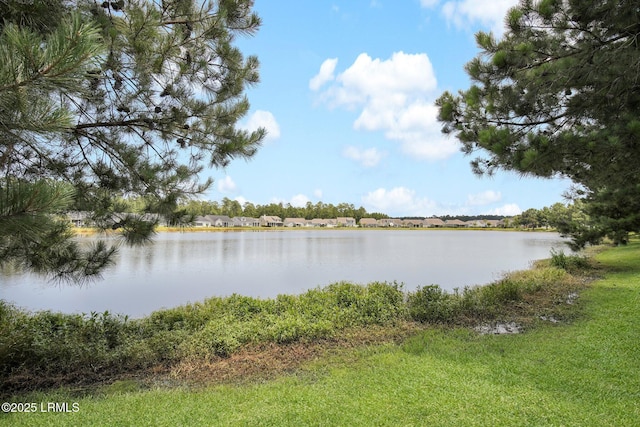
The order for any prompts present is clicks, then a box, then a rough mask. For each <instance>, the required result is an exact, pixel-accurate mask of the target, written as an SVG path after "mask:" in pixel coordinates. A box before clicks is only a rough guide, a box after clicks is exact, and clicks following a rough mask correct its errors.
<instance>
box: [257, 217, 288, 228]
mask: <svg viewBox="0 0 640 427" xmlns="http://www.w3.org/2000/svg"><path fill="white" fill-rule="evenodd" d="M283 225H284V223H283V222H282V218H280V217H279V216H269V215H262V216H261V217H260V226H261V227H282V226H283Z"/></svg>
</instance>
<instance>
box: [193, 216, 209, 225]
mask: <svg viewBox="0 0 640 427" xmlns="http://www.w3.org/2000/svg"><path fill="white" fill-rule="evenodd" d="M193 226H194V227H211V220H210V219H209V218H207V217H206V216H197V217H196V219H195V220H194V221H193Z"/></svg>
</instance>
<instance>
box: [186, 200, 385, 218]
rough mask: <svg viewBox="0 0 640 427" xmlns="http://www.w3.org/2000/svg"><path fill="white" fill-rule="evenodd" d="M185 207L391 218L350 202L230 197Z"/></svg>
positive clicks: (198, 211) (191, 211) (201, 211)
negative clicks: (259, 200)
mask: <svg viewBox="0 0 640 427" xmlns="http://www.w3.org/2000/svg"><path fill="white" fill-rule="evenodd" d="M182 208H183V209H184V211H185V212H186V213H187V214H188V215H195V216H198V215H202V216H204V215H227V216H229V217H238V216H246V217H252V218H258V217H260V216H262V215H273V216H279V217H280V218H304V219H313V218H337V217H351V218H355V220H356V221H360V219H361V218H376V219H382V218H388V215H385V214H383V213H376V212H373V213H370V212H367V211H366V209H365V208H363V207H362V206H360V207H358V208H356V207H355V205H353V204H351V203H339V204H338V205H333V204H331V203H323V202H317V203H312V202H307V203H306V204H305V206H292V205H291V204H289V203H282V202H279V203H269V204H266V205H260V204H254V203H251V202H246V203H244V204H240V202H238V201H237V200H231V199H229V198H227V197H225V198H223V199H222V200H221V201H209V200H191V201H188V202H187V203H185V204H184V205H183V206H182Z"/></svg>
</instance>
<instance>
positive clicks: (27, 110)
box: [0, 0, 265, 279]
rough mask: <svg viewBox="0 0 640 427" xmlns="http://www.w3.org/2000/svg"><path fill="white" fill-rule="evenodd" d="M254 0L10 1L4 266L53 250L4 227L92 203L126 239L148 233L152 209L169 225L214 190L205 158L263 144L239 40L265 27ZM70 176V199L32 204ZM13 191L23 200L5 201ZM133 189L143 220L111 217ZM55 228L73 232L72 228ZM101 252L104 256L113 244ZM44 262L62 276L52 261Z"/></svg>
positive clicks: (3, 73) (0, 151)
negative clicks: (248, 119)
mask: <svg viewBox="0 0 640 427" xmlns="http://www.w3.org/2000/svg"><path fill="white" fill-rule="evenodd" d="M31 3H33V4H31ZM43 5H45V6H46V7H41V6H43ZM252 5H253V2H252V1H251V0H221V1H217V2H201V1H194V0H163V1H151V0H127V1H126V2H125V1H124V0H117V1H109V0H108V1H105V2H102V3H100V2H94V1H91V0H82V1H78V2H75V3H68V2H66V1H65V0H45V1H44V2H42V3H39V2H22V1H18V0H14V1H8V2H2V4H1V6H0V11H1V12H2V14H3V18H4V21H3V22H2V23H0V29H1V31H2V33H1V34H0V37H1V38H2V40H1V43H0V55H1V56H0V174H2V178H1V181H0V190H1V191H2V192H3V193H4V194H5V195H7V196H6V197H5V198H4V199H2V200H0V202H2V203H4V204H3V205H2V211H0V229H2V230H3V232H0V262H5V261H8V260H9V259H13V260H17V261H18V262H22V263H23V264H24V265H25V266H26V267H30V266H31V265H32V263H31V261H29V260H26V258H25V257H27V258H29V257H31V255H29V254H34V253H38V254H39V256H41V255H42V253H41V252H40V250H41V249H42V250H43V251H44V250H45V247H46V245H44V244H43V245H40V246H41V247H40V246H38V245H37V244H30V245H28V247H26V246H25V245H24V244H22V246H23V248H22V251H20V250H17V249H16V248H15V246H16V245H18V246H20V242H25V241H26V240H25V237H24V236H25V235H26V234H25V235H19V236H14V235H13V234H11V233H8V232H4V231H5V230H7V229H5V227H6V225H7V224H12V228H11V230H14V231H16V230H17V231H18V232H20V233H23V234H24V233H31V237H37V236H44V234H46V233H45V231H44V230H39V229H36V228H33V227H32V225H29V224H33V221H32V220H33V217H34V216H36V215H39V216H40V217H42V215H49V214H51V213H52V210H53V211H56V212H59V211H60V210H65V209H68V208H70V207H74V208H76V209H81V210H88V211H91V212H93V218H92V219H93V220H94V221H95V223H96V224H98V225H99V226H101V227H102V228H103V229H114V230H121V231H122V234H123V236H124V237H125V238H126V240H127V241H128V242H129V243H141V242H145V241H147V240H148V239H149V237H150V235H151V234H152V232H153V229H154V226H155V223H154V221H149V220H148V219H147V218H148V216H145V215H144V214H145V213H148V212H155V213H159V214H161V215H163V216H164V217H165V218H166V219H167V221H169V222H171V223H179V222H181V221H184V220H185V218H187V219H188V216H186V215H185V214H186V212H185V211H184V210H180V209H178V206H179V204H180V203H181V202H183V201H184V200H185V199H188V198H189V197H191V196H194V195H198V194H201V193H202V192H204V191H205V190H206V189H207V188H208V187H209V186H210V184H211V181H210V180H205V181H204V182H201V180H200V179H199V178H198V176H199V174H200V172H201V171H202V169H203V168H204V167H205V166H212V167H223V166H226V165H227V164H228V163H229V161H230V160H232V159H234V158H237V157H240V158H249V157H251V156H252V155H253V154H254V153H255V152H256V150H257V148H258V147H259V145H260V143H261V141H262V139H263V138H264V135H265V131H264V129H259V130H257V131H254V132H247V131H244V130H239V129H237V128H236V123H237V122H238V120H239V119H241V118H242V117H243V116H244V115H245V114H246V113H247V111H248V109H249V103H248V101H247V99H246V97H245V96H244V95H243V91H244V89H245V88H246V86H247V85H251V84H254V83H256V82H257V81H258V71H257V68H258V60H257V58H255V57H252V56H250V57H247V58H244V57H243V55H242V54H241V52H240V51H239V50H238V49H237V48H236V47H234V46H233V42H234V40H235V38H236V37H237V36H238V35H243V34H253V33H254V32H255V31H256V30H257V28H258V27H259V24H260V20H259V18H258V17H257V16H256V15H255V14H253V13H252V12H251V7H252ZM49 9H50V10H52V11H54V12H55V13H51V14H48V10H49ZM61 183H67V184H68V185H67V186H64V188H65V189H66V190H65V191H66V193H65V195H66V196H65V197H64V198H61V200H64V202H65V203H59V204H50V203H44V204H41V205H39V206H38V205H36V204H33V203H31V202H29V200H30V197H31V198H33V199H34V200H35V199H37V198H38V197H36V196H38V195H37V194H33V192H34V191H37V192H40V193H42V192H45V193H47V194H49V195H50V196H51V195H54V194H61V193H60V191H61V190H60V188H61ZM17 191H19V192H20V194H22V196H21V198H18V197H13V196H11V197H10V195H12V194H14V193H16V192H17ZM132 196H137V197H140V200H143V201H144V202H145V203H144V206H143V208H142V209H141V211H140V212H138V215H125V216H114V214H115V213H116V212H118V211H119V208H120V207H121V204H119V203H116V201H117V200H118V198H122V197H132ZM49 199H50V197H49ZM49 199H47V200H49ZM19 200H23V201H26V202H25V203H22V204H20V203H19V202H18V201H19ZM19 218H21V220H22V221H24V222H23V223H22V225H20V226H18V225H16V224H17V221H18V219H19ZM59 223H60V222H59V221H58V222H57V224H59ZM56 227H58V225H56ZM43 233H44V234H43ZM56 235H57V238H58V239H62V240H64V239H63V237H65V236H68V233H67V231H64V232H62V231H60V232H58V233H57V234H56ZM40 240H41V239H39V238H36V239H35V240H34V242H38V241H40ZM67 240H68V239H67ZM9 248H13V249H11V250H9ZM101 250H102V252H100V253H101V254H102V255H103V256H105V257H106V258H109V257H110V254H112V253H113V252H109V251H108V250H106V249H104V248H101ZM67 252H68V251H67ZM64 253H65V251H62V250H61V251H60V252H59V255H60V256H61V257H62V258H64ZM9 254H12V255H11V256H9ZM21 254H22V255H21ZM76 255H77V254H76ZM76 255H73V256H76ZM93 255H94V256H95V255H96V253H93ZM90 256H91V254H86V257H90ZM34 257H35V258H37V256H36V255H33V257H31V258H34ZM70 257H71V256H70ZM62 258H61V260H60V263H62V261H63V260H62ZM71 258H72V257H71ZM103 265H105V266H106V265H108V262H107V261H106V259H105V262H104V263H103ZM37 270H38V271H40V272H45V273H50V274H54V275H59V273H60V268H59V267H56V266H48V265H44V266H43V268H39V269H37ZM100 270H101V268H94V269H85V272H86V273H91V274H98V273H99V271H100ZM65 271H66V272H67V274H63V276H64V277H71V278H73V279H76V278H78V277H80V276H83V275H84V274H83V273H82V269H80V268H77V269H76V272H78V274H75V273H74V274H71V273H70V270H68V269H67V270H65Z"/></svg>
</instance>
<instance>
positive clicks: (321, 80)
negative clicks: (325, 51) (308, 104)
mask: <svg viewBox="0 0 640 427" xmlns="http://www.w3.org/2000/svg"><path fill="white" fill-rule="evenodd" d="M337 64H338V58H329V59H326V60H325V61H324V62H323V63H322V65H320V71H319V72H318V74H316V75H315V76H313V77H312V78H311V80H309V89H311V90H314V91H315V90H318V89H320V88H321V87H322V85H323V84H325V83H327V82H329V81H331V80H333V79H335V76H334V75H333V72H334V70H335V69H336V65H337Z"/></svg>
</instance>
